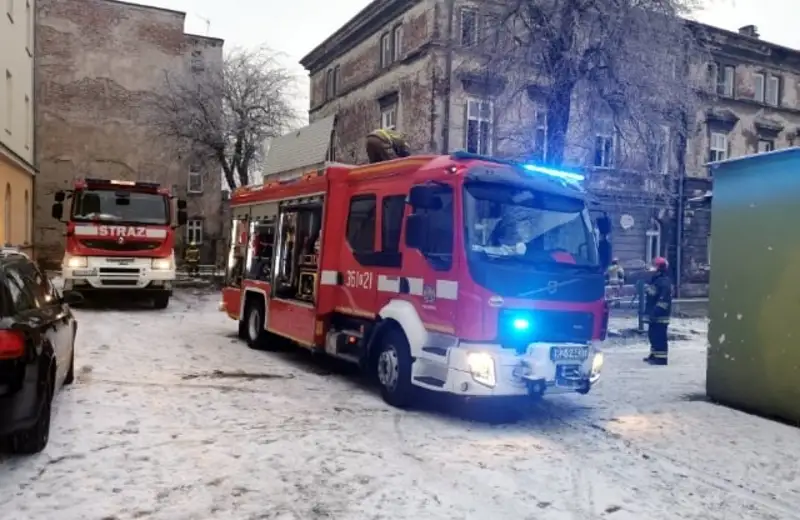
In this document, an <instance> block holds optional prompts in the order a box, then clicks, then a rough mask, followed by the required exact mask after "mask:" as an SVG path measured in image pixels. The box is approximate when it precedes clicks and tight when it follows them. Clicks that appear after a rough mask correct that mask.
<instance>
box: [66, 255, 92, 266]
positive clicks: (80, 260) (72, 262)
mask: <svg viewBox="0 0 800 520" xmlns="http://www.w3.org/2000/svg"><path fill="white" fill-rule="evenodd" d="M88 265H89V259H88V258H86V257H85V256H66V257H64V266H65V267H69V268H70V269H80V268H82V267H87V266H88Z"/></svg>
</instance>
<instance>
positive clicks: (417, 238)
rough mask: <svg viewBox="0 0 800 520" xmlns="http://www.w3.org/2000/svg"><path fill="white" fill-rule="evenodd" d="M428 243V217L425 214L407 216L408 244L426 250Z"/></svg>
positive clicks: (422, 250)
mask: <svg viewBox="0 0 800 520" xmlns="http://www.w3.org/2000/svg"><path fill="white" fill-rule="evenodd" d="M427 245H428V219H427V218H426V217H425V215H419V214H416V215H409V216H408V217H406V246H407V247H410V248H413V249H418V250H419V251H421V252H423V253H424V252H425V249H426V246H427Z"/></svg>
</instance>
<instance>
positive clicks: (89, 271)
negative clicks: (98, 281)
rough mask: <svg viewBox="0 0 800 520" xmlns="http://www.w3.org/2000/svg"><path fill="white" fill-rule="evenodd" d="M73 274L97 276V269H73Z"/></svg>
mask: <svg viewBox="0 0 800 520" xmlns="http://www.w3.org/2000/svg"><path fill="white" fill-rule="evenodd" d="M72 275H73V276H97V269H75V270H74V271H72Z"/></svg>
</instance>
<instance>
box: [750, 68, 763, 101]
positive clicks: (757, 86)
mask: <svg viewBox="0 0 800 520" xmlns="http://www.w3.org/2000/svg"><path fill="white" fill-rule="evenodd" d="M765 79H766V78H765V76H764V75H763V74H753V82H754V85H753V99H754V100H756V101H758V102H759V103H763V102H764V80H765Z"/></svg>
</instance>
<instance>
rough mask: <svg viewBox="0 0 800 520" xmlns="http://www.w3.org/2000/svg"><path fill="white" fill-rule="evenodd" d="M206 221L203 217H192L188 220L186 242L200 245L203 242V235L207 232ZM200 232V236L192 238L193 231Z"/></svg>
mask: <svg viewBox="0 0 800 520" xmlns="http://www.w3.org/2000/svg"><path fill="white" fill-rule="evenodd" d="M204 228H205V222H204V220H203V219H201V218H192V219H189V220H187V221H186V243H187V244H191V243H192V242H194V243H195V244H197V245H198V246H199V245H201V244H202V243H203V239H204V238H205V237H204V236H203V235H204V234H205V230H204ZM193 232H199V235H200V236H199V238H198V239H195V240H192V233H193Z"/></svg>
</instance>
